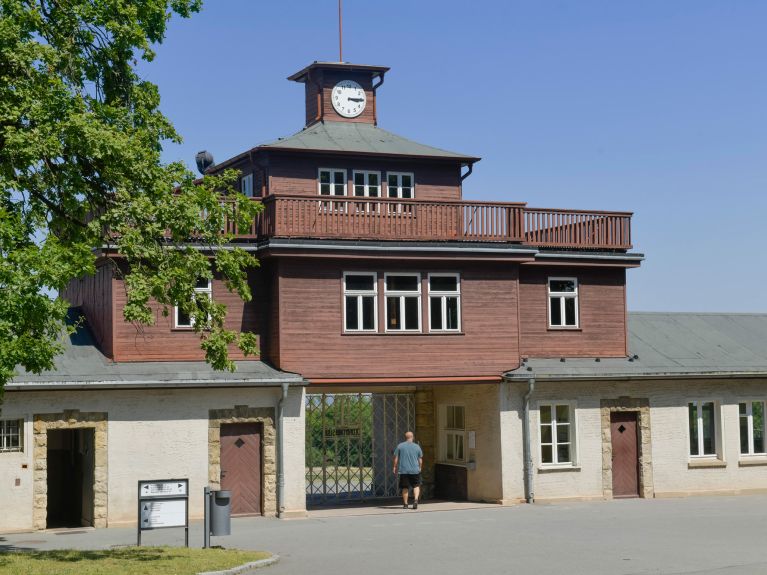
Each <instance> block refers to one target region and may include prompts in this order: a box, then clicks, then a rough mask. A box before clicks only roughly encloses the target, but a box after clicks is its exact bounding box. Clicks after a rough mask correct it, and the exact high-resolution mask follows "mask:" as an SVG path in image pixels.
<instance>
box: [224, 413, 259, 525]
mask: <svg viewBox="0 0 767 575" xmlns="http://www.w3.org/2000/svg"><path fill="white" fill-rule="evenodd" d="M262 430H263V426H262V424H260V423H222V424H221V489H223V490H226V491H231V493H232V515H261V509H262V507H261V434H262Z"/></svg>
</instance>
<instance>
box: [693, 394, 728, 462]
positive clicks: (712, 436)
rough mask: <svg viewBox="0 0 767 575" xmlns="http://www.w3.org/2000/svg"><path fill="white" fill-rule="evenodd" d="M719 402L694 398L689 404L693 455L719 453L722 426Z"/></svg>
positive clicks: (703, 455)
mask: <svg viewBox="0 0 767 575" xmlns="http://www.w3.org/2000/svg"><path fill="white" fill-rule="evenodd" d="M719 411H720V409H719V404H718V402H716V401H711V400H694V401H690V402H688V404H687V415H688V428H689V435H690V456H691V457H713V456H716V455H718V453H719V446H720V445H721V434H720V430H721V427H722V424H721V419H720V414H719Z"/></svg>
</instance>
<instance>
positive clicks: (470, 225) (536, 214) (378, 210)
mask: <svg viewBox="0 0 767 575" xmlns="http://www.w3.org/2000/svg"><path fill="white" fill-rule="evenodd" d="M263 203H264V210H263V211H262V212H261V214H259V216H258V217H257V218H256V219H255V221H254V222H253V223H252V225H251V226H250V228H249V229H247V230H243V229H234V226H233V225H229V226H228V231H230V232H232V233H233V234H235V235H236V236H237V237H239V238H258V237H280V238H317V239H349V240H421V241H469V242H512V243H519V244H525V245H530V246H540V247H554V248H557V247H558V248H582V249H607V250H628V249H630V248H631V213H629V212H601V211H600V212H594V211H581V210H559V209H538V208H528V207H527V206H526V205H525V204H524V203H500V202H466V201H432V200H401V199H389V198H357V197H355V198H349V197H333V198H332V199H331V198H329V197H327V196H322V197H307V196H282V195H280V196H268V197H267V198H265V199H264V200H263Z"/></svg>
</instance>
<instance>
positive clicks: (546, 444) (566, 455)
mask: <svg viewBox="0 0 767 575" xmlns="http://www.w3.org/2000/svg"><path fill="white" fill-rule="evenodd" d="M538 429H539V436H538V437H539V443H540V455H541V464H542V465H573V464H574V463H575V408H574V406H573V405H572V404H571V403H564V402H562V403H557V402H552V403H542V404H539V405H538Z"/></svg>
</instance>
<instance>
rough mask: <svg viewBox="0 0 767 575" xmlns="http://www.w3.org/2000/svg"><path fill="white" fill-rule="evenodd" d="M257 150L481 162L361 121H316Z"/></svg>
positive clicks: (465, 162) (467, 162)
mask: <svg viewBox="0 0 767 575" xmlns="http://www.w3.org/2000/svg"><path fill="white" fill-rule="evenodd" d="M258 149H259V150H288V151H318V152H319V151H322V152H337V153H348V154H375V155H387V156H412V157H424V158H437V159H444V160H456V161H459V162H461V163H463V164H471V163H473V162H477V161H479V158H476V157H473V156H465V155H463V154H457V153H455V152H450V151H447V150H442V149H440V148H434V147H432V146H427V145H425V144H419V143H418V142H414V141H412V140H408V139H407V138H403V137H402V136H398V135H397V134H393V133H392V132H389V131H387V130H384V129H383V128H379V127H378V126H374V125H372V124H365V123H361V122H317V123H316V124H313V125H311V126H309V127H307V128H304V129H303V130H301V131H300V132H298V133H297V134H294V135H292V136H288V137H286V138H279V139H278V140H275V141H273V142H269V143H267V144H262V145H260V146H258Z"/></svg>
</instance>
